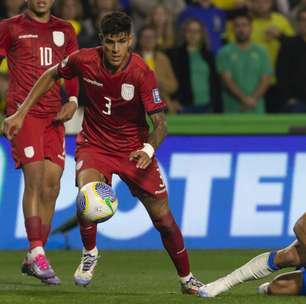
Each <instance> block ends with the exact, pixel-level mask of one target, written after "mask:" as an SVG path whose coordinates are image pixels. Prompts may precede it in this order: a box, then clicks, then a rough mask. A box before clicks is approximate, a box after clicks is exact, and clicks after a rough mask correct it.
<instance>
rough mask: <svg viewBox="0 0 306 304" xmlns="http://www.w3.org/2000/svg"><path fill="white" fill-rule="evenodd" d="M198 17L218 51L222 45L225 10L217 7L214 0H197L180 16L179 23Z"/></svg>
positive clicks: (215, 50)
mask: <svg viewBox="0 0 306 304" xmlns="http://www.w3.org/2000/svg"><path fill="white" fill-rule="evenodd" d="M191 18H193V19H197V20H199V21H200V22H201V23H202V25H203V26H204V27H205V28H206V30H207V32H208V41H209V45H210V47H211V50H212V51H213V52H214V53H216V52H217V51H218V50H219V48H220V47H221V45H222V35H223V31H224V28H225V22H226V15H225V12H224V11H222V10H220V9H218V8H216V7H215V6H214V5H213V4H212V0H197V1H194V3H193V4H190V5H188V6H187V7H186V9H185V10H184V11H183V12H182V13H181V14H180V16H179V17H178V25H179V26H180V25H182V24H183V23H184V22H185V21H186V20H188V19H191Z"/></svg>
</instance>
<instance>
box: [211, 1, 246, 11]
mask: <svg viewBox="0 0 306 304" xmlns="http://www.w3.org/2000/svg"><path fill="white" fill-rule="evenodd" d="M212 3H213V4H214V5H215V6H216V7H218V8H220V9H222V10H225V11H228V10H234V9H238V8H241V7H244V6H245V4H246V0H213V1H212Z"/></svg>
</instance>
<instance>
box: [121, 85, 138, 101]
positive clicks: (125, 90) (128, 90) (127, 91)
mask: <svg viewBox="0 0 306 304" xmlns="http://www.w3.org/2000/svg"><path fill="white" fill-rule="evenodd" d="M134 93H135V87H134V86H133V85H132V84H128V83H123V84H122V86H121V97H122V98H123V99H124V100H126V101H130V100H132V99H133V98H134Z"/></svg>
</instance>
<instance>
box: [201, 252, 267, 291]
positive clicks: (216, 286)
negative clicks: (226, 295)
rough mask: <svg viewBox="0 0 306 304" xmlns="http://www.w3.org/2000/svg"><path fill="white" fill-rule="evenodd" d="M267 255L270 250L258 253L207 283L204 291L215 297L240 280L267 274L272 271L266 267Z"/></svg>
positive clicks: (262, 276) (252, 278) (257, 277)
mask: <svg viewBox="0 0 306 304" xmlns="http://www.w3.org/2000/svg"><path fill="white" fill-rule="evenodd" d="M269 255H270V252H266V253H263V254H261V255H258V256H256V257H255V258H253V259H252V260H251V261H249V262H248V263H246V264H245V265H243V266H241V267H240V268H238V269H236V270H234V271H233V272H232V273H230V274H228V275H226V276H224V277H222V278H220V279H218V280H216V281H214V282H212V283H209V284H208V285H207V286H206V291H207V292H208V294H209V296H211V297H215V296H216V295H218V294H220V293H222V292H225V291H227V290H229V289H231V288H232V287H234V286H236V285H238V284H240V283H242V282H246V281H250V280H257V279H260V278H264V277H266V276H268V275H269V274H270V273H272V270H271V269H270V268H269V267H268V258H269Z"/></svg>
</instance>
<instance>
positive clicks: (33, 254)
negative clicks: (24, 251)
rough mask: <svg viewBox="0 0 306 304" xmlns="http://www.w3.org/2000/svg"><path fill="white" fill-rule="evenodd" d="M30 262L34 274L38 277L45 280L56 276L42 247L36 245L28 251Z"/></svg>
mask: <svg viewBox="0 0 306 304" xmlns="http://www.w3.org/2000/svg"><path fill="white" fill-rule="evenodd" d="M28 263H29V264H30V270H31V272H32V275H33V276H35V277H36V278H38V279H41V280H44V279H49V278H53V277H55V273H54V271H53V269H52V267H51V266H50V264H49V262H48V260H47V257H46V255H45V251H44V249H43V248H42V247H36V248H34V249H32V250H31V251H30V252H29V253H28Z"/></svg>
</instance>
